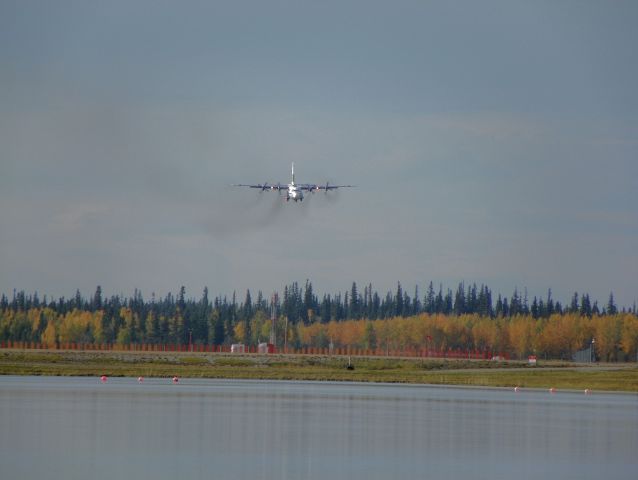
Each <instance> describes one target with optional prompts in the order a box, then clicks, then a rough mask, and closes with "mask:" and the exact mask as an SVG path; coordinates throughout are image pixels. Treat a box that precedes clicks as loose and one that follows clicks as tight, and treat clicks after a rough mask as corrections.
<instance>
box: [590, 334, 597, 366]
mask: <svg viewBox="0 0 638 480" xmlns="http://www.w3.org/2000/svg"><path fill="white" fill-rule="evenodd" d="M595 346H596V339H595V338H593V337H592V339H591V347H590V348H591V358H590V359H589V360H590V361H591V363H594V362H595V361H596V350H595V349H594V347H595Z"/></svg>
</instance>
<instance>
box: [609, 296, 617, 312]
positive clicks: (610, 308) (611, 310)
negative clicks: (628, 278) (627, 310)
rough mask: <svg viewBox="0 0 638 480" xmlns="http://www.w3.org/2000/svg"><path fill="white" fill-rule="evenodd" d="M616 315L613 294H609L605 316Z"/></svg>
mask: <svg viewBox="0 0 638 480" xmlns="http://www.w3.org/2000/svg"><path fill="white" fill-rule="evenodd" d="M617 313H618V307H616V304H615V302H614V294H613V292H610V293H609V300H608V301H607V315H616V314H617Z"/></svg>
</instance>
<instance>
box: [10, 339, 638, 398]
mask: <svg viewBox="0 0 638 480" xmlns="http://www.w3.org/2000/svg"><path fill="white" fill-rule="evenodd" d="M347 365H348V357H347V356H320V355H291V354H288V355H284V354H270V355H267V354H264V355H258V354H218V353H197V352H180V353H175V352H170V353H169V352H161V353H160V352H157V353H155V352H154V353H151V352H95V351H64V350H17V349H2V350H0V375H32V376H41V375H42V376H86V377H91V376H97V377H99V376H101V375H106V376H107V377H131V378H136V377H138V376H143V377H145V378H165V377H173V376H178V377H180V378H209V379H237V380H307V381H334V382H344V381H346V382H361V383H387V384H412V385H432V386H465V387H498V388H514V387H519V388H520V389H549V388H555V389H556V390H562V391H566V390H573V391H579V390H580V391H584V390H585V389H587V390H590V391H595V392H627V393H638V365H636V364H602V365H601V364H593V365H590V364H574V363H569V362H561V361H541V362H539V365H537V366H535V367H529V366H527V365H526V363H524V362H520V361H499V362H496V361H489V360H486V361H481V360H460V359H448V360H443V359H427V358H416V359H415V358H399V357H356V358H353V359H352V365H353V367H354V368H353V369H352V370H349V369H347V368H346V366H347Z"/></svg>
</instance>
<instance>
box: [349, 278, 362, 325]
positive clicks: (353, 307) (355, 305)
mask: <svg viewBox="0 0 638 480" xmlns="http://www.w3.org/2000/svg"><path fill="white" fill-rule="evenodd" d="M349 313H350V315H349V318H360V312H359V292H358V291H357V283H356V282H352V288H351V289H350V308H349Z"/></svg>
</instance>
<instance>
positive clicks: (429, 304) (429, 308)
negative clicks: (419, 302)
mask: <svg viewBox="0 0 638 480" xmlns="http://www.w3.org/2000/svg"><path fill="white" fill-rule="evenodd" d="M425 311H426V312H427V313H429V314H430V315H431V314H433V313H434V312H435V311H436V304H435V294H434V286H433V285H432V282H430V285H429V286H428V293H427V296H426V300H425Z"/></svg>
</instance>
